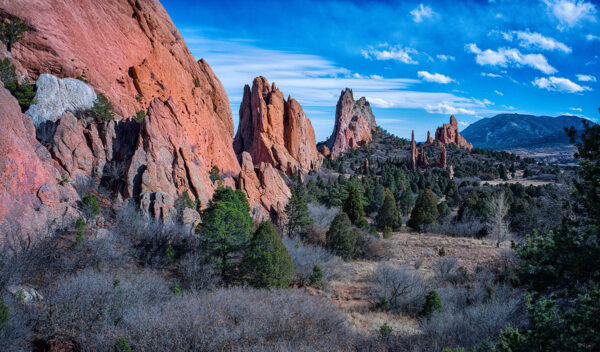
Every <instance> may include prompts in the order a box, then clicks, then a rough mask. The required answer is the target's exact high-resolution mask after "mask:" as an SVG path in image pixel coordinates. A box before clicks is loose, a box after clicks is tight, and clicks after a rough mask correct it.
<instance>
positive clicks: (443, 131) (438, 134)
mask: <svg viewBox="0 0 600 352" xmlns="http://www.w3.org/2000/svg"><path fill="white" fill-rule="evenodd" d="M435 140H436V141H437V142H438V143H441V144H450V143H454V144H456V146H457V147H459V148H465V149H468V150H471V149H473V145H472V144H471V143H469V142H467V140H466V139H465V138H464V137H463V136H461V135H460V133H459V132H458V122H457V121H456V117H454V116H450V123H445V124H444V125H442V127H438V128H437V130H436V131H435Z"/></svg>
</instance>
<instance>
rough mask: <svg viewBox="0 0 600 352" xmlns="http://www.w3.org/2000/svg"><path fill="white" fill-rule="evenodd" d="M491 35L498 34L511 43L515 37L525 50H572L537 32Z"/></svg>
mask: <svg viewBox="0 0 600 352" xmlns="http://www.w3.org/2000/svg"><path fill="white" fill-rule="evenodd" d="M493 33H498V34H500V35H501V36H502V37H503V38H504V39H505V40H507V41H509V42H512V41H513V39H514V38H515V37H516V39H517V41H518V42H519V45H520V46H521V47H523V48H527V49H539V50H548V51H552V50H558V51H562V52H564V53H567V54H568V53H570V52H571V51H572V50H571V48H569V47H568V46H567V45H566V44H564V43H562V42H560V41H558V40H556V39H554V38H551V37H546V36H543V35H542V34H540V33H537V32H529V31H527V32H525V31H510V32H499V31H492V32H490V34H493Z"/></svg>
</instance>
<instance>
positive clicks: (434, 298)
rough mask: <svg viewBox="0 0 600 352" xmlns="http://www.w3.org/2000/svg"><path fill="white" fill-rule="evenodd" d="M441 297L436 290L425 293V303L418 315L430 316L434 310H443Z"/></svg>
mask: <svg viewBox="0 0 600 352" xmlns="http://www.w3.org/2000/svg"><path fill="white" fill-rule="evenodd" d="M443 311H444V308H443V307H442V299H441V298H440V295H439V294H438V293H437V291H436V290H431V291H429V292H428V293H427V295H425V303H423V308H422V309H421V312H420V313H419V315H420V316H422V317H425V318H430V317H431V315H432V314H433V313H434V312H440V313H441V312H443Z"/></svg>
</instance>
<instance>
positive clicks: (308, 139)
mask: <svg viewBox="0 0 600 352" xmlns="http://www.w3.org/2000/svg"><path fill="white" fill-rule="evenodd" d="M233 147H234V150H235V153H236V154H237V155H238V158H240V159H241V160H242V162H243V161H244V160H243V158H242V154H243V153H244V152H248V153H249V154H250V156H251V157H252V160H253V162H254V163H256V164H260V163H263V162H264V163H269V164H271V165H273V167H275V168H277V169H279V170H281V171H283V172H285V173H287V174H291V173H292V172H296V171H300V172H304V173H306V172H308V171H310V170H313V169H316V168H318V167H319V166H320V165H321V162H322V157H321V155H320V154H319V153H318V152H317V147H316V140H315V131H314V129H313V127H312V124H311V123H310V120H309V119H308V118H307V117H306V114H304V111H303V110H302V107H301V106H300V104H299V103H298V102H297V101H296V100H294V99H292V98H291V97H289V96H288V98H287V100H285V99H284V95H283V93H282V92H281V91H280V90H279V89H278V88H277V87H276V86H275V83H273V84H272V85H269V82H268V81H267V79H266V78H264V77H257V78H255V79H254V81H253V82H252V89H250V87H249V86H248V85H246V86H245V87H244V97H243V99H242V103H241V105H240V120H239V125H238V130H237V134H236V136H235V139H234V142H233Z"/></svg>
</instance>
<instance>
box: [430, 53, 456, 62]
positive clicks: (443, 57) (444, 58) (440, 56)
mask: <svg viewBox="0 0 600 352" xmlns="http://www.w3.org/2000/svg"><path fill="white" fill-rule="evenodd" d="M435 57H436V58H438V60H441V61H454V60H455V57H454V56H451V55H444V54H437V55H436V56H435Z"/></svg>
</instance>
